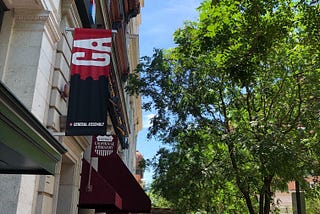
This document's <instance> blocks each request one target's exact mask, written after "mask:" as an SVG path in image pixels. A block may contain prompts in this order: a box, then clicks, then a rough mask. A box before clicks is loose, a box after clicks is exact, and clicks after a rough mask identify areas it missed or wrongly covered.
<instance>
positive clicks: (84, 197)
mask: <svg viewBox="0 0 320 214" xmlns="http://www.w3.org/2000/svg"><path fill="white" fill-rule="evenodd" d="M90 171H91V173H89V172H90ZM89 179H90V180H89ZM88 185H89V186H90V188H88ZM78 206H79V208H85V209H96V210H114V211H117V210H121V209H122V199H121V197H120V196H119V194H118V193H117V192H116V191H115V189H114V188H113V187H112V186H111V185H110V184H109V183H108V182H107V181H106V180H105V178H104V177H103V176H101V175H100V174H99V173H98V172H97V171H95V169H93V168H92V167H91V170H90V164H89V163H88V162H87V161H86V160H85V159H83V161H82V172H81V183H80V197H79V205H78Z"/></svg>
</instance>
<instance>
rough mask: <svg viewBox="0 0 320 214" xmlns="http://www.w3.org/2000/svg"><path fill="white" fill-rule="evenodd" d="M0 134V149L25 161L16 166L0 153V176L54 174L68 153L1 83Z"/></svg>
mask: <svg viewBox="0 0 320 214" xmlns="http://www.w3.org/2000/svg"><path fill="white" fill-rule="evenodd" d="M0 135H1V139H0V146H2V147H3V149H5V150H7V151H9V152H12V154H16V155H17V157H20V158H21V159H23V160H24V161H25V162H24V163H15V160H14V158H15V157H9V156H8V155H6V154H2V155H1V153H0V161H1V162H2V164H0V173H7V174H54V173H55V168H56V164H57V163H58V161H60V160H61V155H62V154H64V153H66V152H67V149H66V148H65V147H64V146H63V145H62V144H61V143H60V142H59V141H58V140H57V139H56V138H55V137H54V136H52V134H51V133H50V132H49V131H48V130H47V129H46V128H45V127H44V126H43V125H42V124H41V122H40V121H39V120H38V119H37V118H36V117H35V116H34V115H33V114H32V113H31V112H30V111H29V110H28V109H27V108H26V107H25V106H24V105H23V104H22V103H21V102H20V101H19V100H18V99H17V98H16V97H15V96H14V95H13V94H12V93H11V92H10V90H9V89H8V88H7V87H6V86H5V85H4V84H3V83H2V82H0ZM11 166H12V167H11Z"/></svg>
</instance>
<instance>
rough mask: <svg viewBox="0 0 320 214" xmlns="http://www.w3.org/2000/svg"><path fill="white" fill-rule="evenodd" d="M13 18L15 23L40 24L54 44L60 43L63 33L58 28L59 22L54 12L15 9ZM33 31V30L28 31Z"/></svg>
mask: <svg viewBox="0 0 320 214" xmlns="http://www.w3.org/2000/svg"><path fill="white" fill-rule="evenodd" d="M13 16H14V20H15V23H20V24H27V23H30V24H32V23H40V24H43V25H44V31H45V32H46V33H47V34H48V35H49V38H50V39H51V43H52V44H54V43H56V42H57V41H59V39H60V36H61V33H60V30H59V27H58V23H57V20H56V19H55V17H54V15H53V13H52V12H50V11H47V10H26V9H14V10H13ZM28 30H32V29H30V28H29V29H28Z"/></svg>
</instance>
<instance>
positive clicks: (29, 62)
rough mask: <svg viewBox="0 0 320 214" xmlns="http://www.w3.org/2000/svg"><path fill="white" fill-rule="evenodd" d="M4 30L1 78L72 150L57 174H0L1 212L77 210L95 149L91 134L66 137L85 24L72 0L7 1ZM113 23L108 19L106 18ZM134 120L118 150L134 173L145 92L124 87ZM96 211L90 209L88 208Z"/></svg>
mask: <svg viewBox="0 0 320 214" xmlns="http://www.w3.org/2000/svg"><path fill="white" fill-rule="evenodd" d="M4 3H5V4H6V6H7V7H8V8H9V9H10V11H7V12H5V15H4V19H3V23H2V28H1V31H0V80H1V81H2V82H3V83H4V84H5V85H6V86H7V87H8V88H9V89H10V90H11V91H12V92H13V93H14V94H15V96H16V97H17V98H18V99H19V100H20V101H21V102H22V103H23V104H24V105H25V106H26V107H27V108H28V109H29V110H30V112H31V113H32V114H33V115H34V116H35V117H36V118H37V119H38V120H39V121H40V122H41V123H42V124H43V125H44V126H45V127H47V128H48V130H50V132H52V134H53V135H54V136H56V138H57V139H58V140H59V141H60V142H61V144H62V145H63V146H64V147H65V148H66V149H67V150H68V152H67V153H66V154H65V155H63V157H62V159H61V161H60V163H59V164H58V165H57V166H56V172H55V175H3V174H0V198H1V199H0V214H29V213H30V214H51V213H52V214H54V213H58V214H68V213H70V214H77V213H78V207H77V204H78V199H79V188H80V173H81V159H82V158H83V155H84V152H85V151H86V152H87V153H88V151H90V147H89V145H90V142H91V138H90V137H66V136H63V133H64V120H63V118H64V117H65V116H66V114H67V102H68V97H67V96H65V94H64V93H63V92H64V88H65V87H66V86H67V85H68V81H69V78H70V71H69V65H70V59H71V48H72V42H73V33H72V32H71V31H66V28H68V27H71V28H75V27H81V21H80V17H79V14H78V11H77V8H76V5H75V2H74V1H73V0H42V1H34V0H4ZM106 24H107V25H108V23H106ZM139 25H140V16H137V17H136V18H133V19H131V22H130V24H129V25H128V32H127V50H128V52H129V54H128V56H129V63H130V69H131V72H133V70H134V69H135V67H136V65H137V63H138V61H139V55H138V54H139V49H138V46H139V38H138V34H139ZM122 94H123V96H124V98H125V102H126V105H125V106H126V112H127V118H128V123H129V129H130V130H129V133H130V134H129V136H128V142H129V148H128V149H126V150H122V149H121V148H120V149H119V151H120V155H121V157H122V158H123V160H124V162H125V163H126V165H127V166H128V168H129V169H130V171H131V172H132V173H134V172H135V152H136V143H137V134H138V131H139V130H140V129H141V124H142V121H141V101H140V97H130V96H128V95H127V94H126V93H125V92H124V91H122ZM90 212H91V213H92V212H93V211H92V210H87V211H86V213H90Z"/></svg>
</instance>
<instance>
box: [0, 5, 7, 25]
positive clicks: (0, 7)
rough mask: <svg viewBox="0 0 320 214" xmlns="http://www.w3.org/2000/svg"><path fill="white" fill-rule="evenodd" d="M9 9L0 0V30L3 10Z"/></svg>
mask: <svg viewBox="0 0 320 214" xmlns="http://www.w3.org/2000/svg"><path fill="white" fill-rule="evenodd" d="M7 10H9V9H8V8H7V6H6V5H5V4H4V2H3V1H2V0H0V31H1V26H2V22H3V16H4V12H5V11H7Z"/></svg>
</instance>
